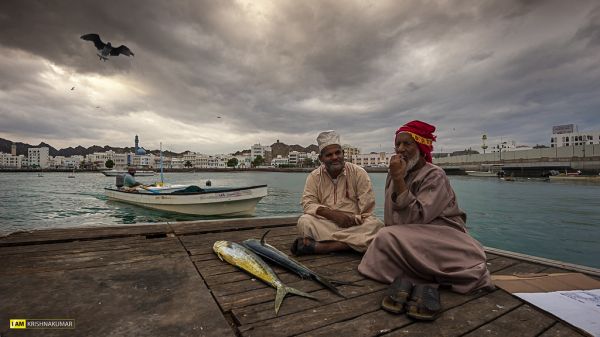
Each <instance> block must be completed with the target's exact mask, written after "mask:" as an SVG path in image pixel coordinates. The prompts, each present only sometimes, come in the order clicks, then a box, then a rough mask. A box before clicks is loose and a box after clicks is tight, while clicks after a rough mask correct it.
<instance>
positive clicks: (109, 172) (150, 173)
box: [102, 170, 154, 177]
mask: <svg viewBox="0 0 600 337" xmlns="http://www.w3.org/2000/svg"><path fill="white" fill-rule="evenodd" d="M125 173H127V170H107V171H102V174H104V175H105V176H108V177H115V176H118V175H123V174H125ZM135 175H136V176H137V177H142V176H153V175H154V171H143V170H140V171H135Z"/></svg>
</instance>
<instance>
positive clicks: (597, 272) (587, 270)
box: [485, 247, 600, 276]
mask: <svg viewBox="0 0 600 337" xmlns="http://www.w3.org/2000/svg"><path fill="white" fill-rule="evenodd" d="M485 250H486V251H489V252H490V253H494V254H496V255H500V256H505V257H508V258H512V259H518V260H521V261H527V262H533V263H540V264H543V265H546V266H550V267H556V268H560V269H564V270H570V271H575V272H578V273H584V274H588V275H594V276H600V269H598V268H593V267H588V266H582V265H578V264H573V263H568V262H562V261H557V260H552V259H546V258H543V257H538V256H532V255H527V254H522V253H516V252H511V251H507V250H502V249H496V248H490V247H485Z"/></svg>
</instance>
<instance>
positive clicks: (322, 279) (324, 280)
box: [314, 274, 347, 298]
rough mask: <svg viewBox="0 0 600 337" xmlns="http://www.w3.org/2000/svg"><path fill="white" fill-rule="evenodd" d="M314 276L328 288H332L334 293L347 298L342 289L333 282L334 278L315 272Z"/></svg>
mask: <svg viewBox="0 0 600 337" xmlns="http://www.w3.org/2000/svg"><path fill="white" fill-rule="evenodd" d="M314 278H315V280H316V281H317V282H319V283H321V284H322V285H324V286H325V287H326V288H327V289H329V290H331V291H332V292H333V293H334V294H336V295H338V296H341V297H343V298H347V297H346V296H344V295H343V294H342V293H341V292H340V290H339V289H338V288H336V287H335V286H334V285H333V284H332V283H334V282H333V280H328V279H327V278H325V277H323V276H321V275H319V274H314Z"/></svg>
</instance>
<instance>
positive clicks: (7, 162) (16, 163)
mask: <svg viewBox="0 0 600 337" xmlns="http://www.w3.org/2000/svg"><path fill="white" fill-rule="evenodd" d="M23 159H24V156H23V155H20V156H16V155H12V154H8V153H1V152H0V167H3V168H21V167H23V166H24V165H23Z"/></svg>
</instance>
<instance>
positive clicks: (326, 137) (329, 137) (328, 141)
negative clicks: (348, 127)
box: [317, 130, 342, 152]
mask: <svg viewBox="0 0 600 337" xmlns="http://www.w3.org/2000/svg"><path fill="white" fill-rule="evenodd" d="M317 143H318V144H319V152H321V151H323V149H324V148H325V147H326V146H328V145H334V144H336V145H339V146H342V143H340V135H339V134H338V133H337V132H335V131H333V130H329V131H323V132H321V133H319V135H318V136H317Z"/></svg>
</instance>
